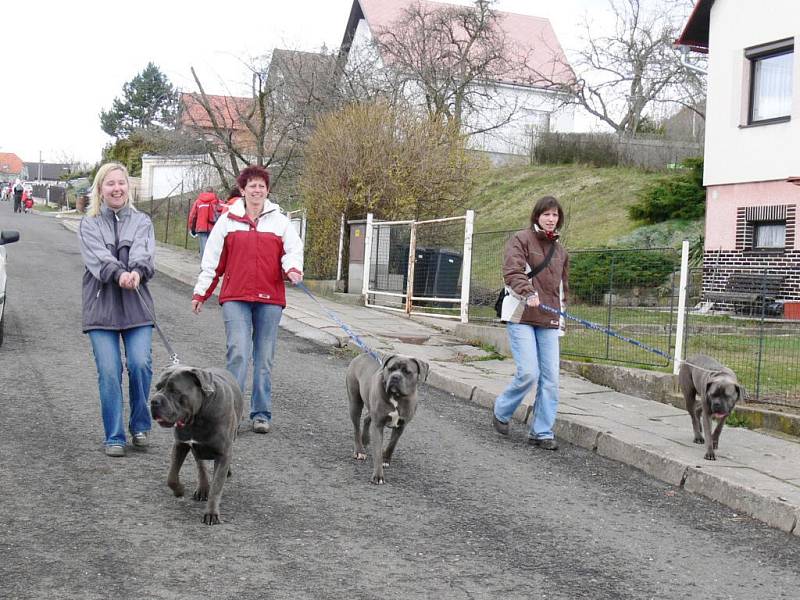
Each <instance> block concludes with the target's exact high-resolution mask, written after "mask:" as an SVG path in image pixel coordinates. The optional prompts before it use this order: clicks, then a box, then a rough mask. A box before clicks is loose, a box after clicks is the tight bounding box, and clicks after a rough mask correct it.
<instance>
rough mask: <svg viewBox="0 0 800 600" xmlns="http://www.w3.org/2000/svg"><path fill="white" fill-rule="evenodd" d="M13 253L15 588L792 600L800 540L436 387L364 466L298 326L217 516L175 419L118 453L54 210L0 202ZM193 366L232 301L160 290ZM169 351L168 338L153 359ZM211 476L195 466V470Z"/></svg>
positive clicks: (1, 530)
mask: <svg viewBox="0 0 800 600" xmlns="http://www.w3.org/2000/svg"><path fill="white" fill-rule="evenodd" d="M0 227H2V228H3V229H10V228H15V229H19V230H20V232H21V236H22V240H21V241H20V242H19V243H17V244H14V245H12V246H9V256H10V265H9V306H8V311H9V312H8V315H7V318H8V322H7V324H6V340H5V344H4V345H3V347H2V348H0V409H1V410H2V416H1V417H0V500H1V501H2V513H3V515H4V519H3V520H2V523H0V597H2V598H9V599H11V598H75V599H78V598H79V599H82V600H88V599H93V598H107V597H115V598H131V599H137V600H138V599H149V598H157V599H161V598H163V599H178V598H180V599H187V598H190V599H191V598H237V599H251V598H252V599H255V598H286V599H305V598H309V599H311V598H315V599H316V598H325V599H327V598H342V599H345V598H346V599H362V598H363V599H367V598H369V599H372V598H375V599H378V598H381V599H386V598H398V599H400V598H402V599H409V598H455V599H462V598H463V599H468V598H503V599H512V598H549V599H565V600H566V599H576V598H592V599H605V598H608V599H611V598H613V599H627V598H631V599H633V598H636V599H638V598H715V599H722V598H742V599H744V598H747V599H753V598H796V597H797V595H798V592H797V590H798V589H800V539H798V538H797V537H794V536H791V535H788V534H785V533H781V532H779V531H776V530H773V529H770V528H769V527H767V526H765V525H763V524H761V523H759V522H756V521H753V520H751V519H749V518H747V517H744V516H741V515H736V514H734V513H733V512H731V510H730V509H727V508H725V507H723V506H720V505H718V504H715V503H713V502H711V501H708V500H705V499H703V498H701V497H697V496H693V495H692V494H689V493H686V492H684V491H683V490H680V489H676V488H672V487H670V486H667V485H665V484H663V483H660V482H658V481H654V480H652V479H649V478H648V477H646V476H644V475H643V474H641V473H640V472H638V471H635V470H633V469H631V468H629V467H625V466H623V465H620V464H617V463H613V462H610V461H608V460H604V459H602V458H600V457H598V456H597V455H595V454H592V453H590V452H588V451H585V450H583V449H581V448H577V447H572V446H569V445H565V446H564V447H562V450H561V451H559V452H556V453H548V452H545V451H542V450H538V449H533V448H529V447H527V446H526V445H525V444H524V438H523V432H522V431H520V430H519V428H517V430H516V431H515V432H514V433H513V435H512V437H511V439H510V440H509V439H503V438H500V437H499V436H497V434H495V433H494V432H493V431H492V430H491V428H490V425H489V414H488V412H487V411H486V410H485V409H482V408H478V407H475V406H472V405H469V404H467V403H464V402H462V401H460V400H457V399H455V398H452V397H448V396H447V395H445V394H443V393H440V392H438V391H436V390H433V389H428V388H423V390H422V399H421V402H420V406H419V409H418V412H417V416H416V418H415V419H414V421H413V422H412V423H411V424H410V425H409V427H408V429H407V431H406V434H405V435H404V436H403V438H402V439H401V441H400V443H399V445H398V448H397V451H396V452H395V460H394V461H393V464H392V466H391V467H390V468H389V469H388V470H387V472H386V479H387V484H386V485H384V486H373V485H370V484H369V483H368V480H369V476H370V469H371V465H370V462H369V461H367V463H360V464H357V463H355V462H354V461H353V460H352V459H351V458H350V456H351V450H352V449H351V429H350V423H349V419H348V416H347V408H346V400H345V394H344V372H345V367H346V364H347V360H348V358H349V357H348V356H346V355H343V354H336V353H334V352H332V351H327V350H325V349H321V348H319V347H317V346H314V345H311V344H310V343H308V342H306V341H303V340H300V339H297V338H294V337H292V336H290V335H288V334H284V333H282V334H281V336H280V346H279V351H278V356H277V359H276V366H275V376H274V395H275V400H274V413H275V417H274V418H275V420H274V429H273V432H272V433H269V434H267V435H255V434H253V433H252V432H250V431H248V430H247V429H246V427H245V426H244V425H243V427H242V430H241V431H242V433H241V435H240V437H239V439H238V441H237V443H236V447H235V453H234V477H233V478H232V479H230V480H229V481H228V482H227V484H226V486H225V490H224V494H223V498H222V504H221V513H222V519H223V521H224V522H223V524H222V525H219V526H214V527H207V526H205V525H203V524H202V522H201V521H202V512H203V511H202V505H201V504H199V503H196V502H194V501H193V500H191V497H190V496H189V497H188V498H186V499H177V498H174V497H173V496H172V495H171V493H170V491H169V490H168V488H167V487H166V483H165V480H166V470H167V465H168V453H169V449H170V447H171V432H170V431H167V430H163V429H157V430H155V431H154V433H153V436H152V445H151V447H150V448H149V449H148V450H147V451H138V452H137V451H130V452H129V453H128V456H127V457H126V458H124V459H113V458H108V457H106V456H105V455H104V454H103V452H102V425H101V422H100V411H99V405H98V393H97V385H96V372H95V368H94V363H93V359H92V355H91V349H90V345H89V343H88V339H87V338H86V336H84V335H82V333H81V331H80V278H81V273H82V266H81V263H80V255H79V253H78V248H77V243H76V239H75V235H74V234H72V233H70V232H68V231H66V230H65V229H63V228H62V227H61V226H60V225H59V224H58V223H57V222H56V220H55V219H53V218H50V217H45V216H38V215H14V214H12V212H11V207H10V205H8V204H6V203H0ZM152 291H153V295H154V297H155V300H156V307H157V311H158V314H159V320H160V323H161V325H162V327H163V329H164V330H165V332H166V334H167V335H168V337H169V338H170V342H171V343H172V345H173V346H174V347H175V349H176V351H177V352H178V353H179V355H180V356H181V359H182V361H183V362H184V363H186V364H195V365H200V366H211V365H219V366H222V365H223V364H224V355H225V348H224V335H223V326H222V323H221V319H220V310H219V308H218V307H217V306H212V305H209V306H208V307H207V310H205V311H204V312H203V314H202V315H200V316H195V315H192V314H191V312H190V290H189V289H188V288H187V287H186V286H184V285H181V284H178V283H175V282H173V281H171V280H169V279H167V278H164V277H159V278H157V279H156V280H155V281H154V282H153V285H152ZM166 364H167V354H166V352H165V350H164V348H163V347H162V345H161V343H160V341H159V340H158V338H154V367H155V370H156V371H158V370H160V369H161V368H162V367H163V366H166ZM183 476H184V477H183V478H184V482H185V483H187V484H188V485H187V487H189V489H191V486H192V485H193V484H194V481H195V473H194V468H193V464H192V460H191V459H188V460H187V463H186V465H185V466H184V471H183Z"/></svg>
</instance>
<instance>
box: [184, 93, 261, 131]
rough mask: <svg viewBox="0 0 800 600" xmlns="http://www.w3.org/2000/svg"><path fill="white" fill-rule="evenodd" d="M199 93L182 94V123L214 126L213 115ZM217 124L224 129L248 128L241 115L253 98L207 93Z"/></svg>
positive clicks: (247, 108) (195, 125) (193, 125)
mask: <svg viewBox="0 0 800 600" xmlns="http://www.w3.org/2000/svg"><path fill="white" fill-rule="evenodd" d="M200 98H201V96H200V95H199V94H181V111H180V123H181V125H188V126H192V127H205V128H209V129H210V128H212V127H213V125H212V123H211V117H210V116H209V115H208V112H207V111H206V110H205V108H203V106H202V105H201V104H200ZM206 98H207V99H208V102H209V104H210V105H211V109H212V111H213V112H214V118H215V119H216V121H217V125H218V126H219V127H222V128H223V129H246V127H245V125H244V123H242V117H241V115H246V114H247V112H248V110H250V106H251V104H252V102H253V99H252V98H239V97H236V96H209V95H206Z"/></svg>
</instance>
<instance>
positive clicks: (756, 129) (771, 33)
mask: <svg viewBox="0 0 800 600" xmlns="http://www.w3.org/2000/svg"><path fill="white" fill-rule="evenodd" d="M790 37H794V38H795V44H797V42H798V41H800V2H798V1H797V0H770V1H769V2H763V0H717V2H715V3H714V5H713V7H712V9H711V25H710V29H709V62H708V105H707V113H706V115H707V116H706V146H705V157H706V158H705V176H704V183H705V184H706V185H707V186H713V185H722V184H731V183H741V182H750V181H776V180H782V179H786V177H789V176H797V175H800V162H798V158H797V157H798V156H800V60H798V58H797V47H795V58H794V65H793V66H794V71H793V86H794V93H793V102H792V114H791V120H790V121H788V122H785V123H775V124H770V125H760V126H746V118H747V117H746V115H747V107H748V68H747V67H748V61H747V60H746V59H745V56H744V49H745V48H748V47H751V46H756V45H759V44H765V43H769V42H774V41H777V40H781V39H785V38H790Z"/></svg>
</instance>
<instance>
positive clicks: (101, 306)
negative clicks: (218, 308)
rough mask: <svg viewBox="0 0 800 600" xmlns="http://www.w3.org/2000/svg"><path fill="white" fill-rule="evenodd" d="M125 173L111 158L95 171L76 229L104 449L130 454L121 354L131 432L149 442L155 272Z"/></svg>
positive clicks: (151, 245) (147, 233)
mask: <svg viewBox="0 0 800 600" xmlns="http://www.w3.org/2000/svg"><path fill="white" fill-rule="evenodd" d="M128 194H129V181H128V171H127V170H126V169H125V167H124V166H122V165H120V164H118V163H106V164H104V165H102V166H101V167H100V169H99V170H98V171H97V175H96V176H95V178H94V184H93V185H92V192H91V200H90V205H89V210H88V211H87V216H86V217H84V218H83V219H82V220H81V223H80V227H79V229H78V240H79V242H80V248H81V255H82V256H83V262H84V264H85V266H86V270H85V271H84V274H83V332H84V333H88V334H89V339H90V340H91V343H92V351H93V352H94V359H95V363H96V365H97V374H98V385H99V388H100V409H101V413H102V418H103V428H104V430H105V453H106V454H107V455H108V456H125V445H126V438H127V436H126V433H125V426H124V420H123V399H122V398H123V397H122V352H121V349H120V343H119V342H120V339H122V343H123V344H124V346H125V364H126V367H127V371H128V383H129V392H130V418H129V420H128V432H129V433H130V435H131V438H132V441H133V445H134V446H146V445H147V442H148V440H147V436H148V433H149V431H150V428H151V421H150V411H149V408H148V395H149V393H150V381H151V379H152V376H153V369H152V361H151V350H152V338H153V318H154V315H155V312H154V308H153V299H152V297H151V296H150V292H149V291H148V289H147V282H148V281H149V280H150V279H152V277H153V274H154V273H155V236H154V233H153V224H152V223H151V221H150V217H148V216H147V215H146V214H144V213H141V212H139V211H138V210H136V209H135V208H134V207H133V206H131V203H130V198H129V195H128Z"/></svg>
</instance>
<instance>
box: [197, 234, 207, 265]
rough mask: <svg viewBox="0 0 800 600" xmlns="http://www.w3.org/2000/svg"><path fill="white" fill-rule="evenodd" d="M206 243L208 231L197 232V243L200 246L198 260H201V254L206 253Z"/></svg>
mask: <svg viewBox="0 0 800 600" xmlns="http://www.w3.org/2000/svg"><path fill="white" fill-rule="evenodd" d="M207 241H208V231H198V232H197V242H198V243H199V244H200V260H203V252H205V251H206V242H207Z"/></svg>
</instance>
